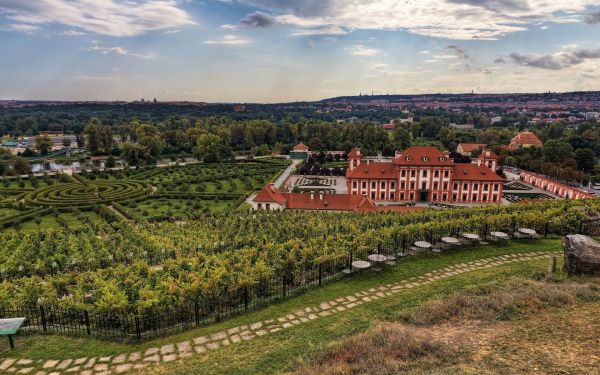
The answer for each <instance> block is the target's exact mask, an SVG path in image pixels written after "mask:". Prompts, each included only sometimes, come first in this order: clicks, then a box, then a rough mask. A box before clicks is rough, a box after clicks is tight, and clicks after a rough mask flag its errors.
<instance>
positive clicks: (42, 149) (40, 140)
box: [35, 135, 53, 155]
mask: <svg viewBox="0 0 600 375" xmlns="http://www.w3.org/2000/svg"><path fill="white" fill-rule="evenodd" d="M52 145H53V143H52V140H51V139H50V137H48V136H47V135H40V136H37V137H35V148H36V150H38V151H39V153H40V154H42V155H46V154H47V153H48V152H50V150H51V149H52Z"/></svg>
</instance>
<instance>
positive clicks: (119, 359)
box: [0, 251, 561, 375]
mask: <svg viewBox="0 0 600 375" xmlns="http://www.w3.org/2000/svg"><path fill="white" fill-rule="evenodd" d="M553 255H556V256H559V255H561V253H560V252H554V253H550V252H544V251H538V252H531V253H515V254H507V255H499V256H495V257H490V258H485V259H479V260H474V261H471V262H466V263H460V264H455V265H451V266H447V267H444V268H441V269H438V270H434V271H431V272H429V273H426V274H424V275H421V276H415V277H411V278H409V279H406V280H402V281H399V282H396V283H390V284H385V285H380V286H378V287H372V288H369V289H365V290H362V291H359V292H356V293H354V294H353V295H347V296H340V297H339V298H336V299H335V300H331V301H323V302H322V303H320V304H318V305H316V306H308V307H305V308H303V309H298V310H296V311H291V312H290V313H289V314H288V315H286V316H280V317H273V318H271V319H267V320H263V321H258V322H255V323H252V324H247V325H242V326H238V327H234V328H230V329H228V330H224V331H220V332H216V333H213V334H210V335H207V336H199V337H196V338H194V339H192V340H186V341H181V342H174V343H171V344H167V345H163V346H161V347H155V348H150V349H147V350H145V351H143V352H133V353H123V354H119V355H114V356H107V357H92V358H70V359H56V360H41V359H40V360H35V361H34V360H31V359H16V358H7V359H4V360H3V361H2V362H0V371H1V372H3V373H5V372H6V373H16V374H35V375H64V374H81V375H92V374H94V375H100V374H122V373H126V372H128V371H131V370H133V369H143V368H145V367H147V366H151V365H153V364H156V363H159V362H161V363H168V362H173V361H176V360H180V359H185V358H188V357H191V356H196V355H202V354H203V353H206V352H207V351H210V350H216V349H218V348H220V347H223V346H228V345H235V344H237V343H240V342H243V341H248V340H253V339H255V338H257V337H261V336H265V335H269V334H272V333H275V332H278V331H281V330H284V329H289V328H292V327H294V326H298V325H302V324H305V323H308V322H310V321H312V320H315V319H320V318H323V317H326V316H330V315H333V314H339V313H343V312H344V311H345V310H348V309H352V308H354V307H356V306H360V305H362V304H364V303H369V302H372V301H376V300H378V299H381V298H385V297H388V296H392V295H394V294H396V293H398V292H400V291H402V290H405V289H411V288H416V287H419V286H422V285H426V284H430V283H433V282H435V281H438V280H444V279H447V278H450V277H452V276H456V275H460V274H462V273H465V272H471V271H477V270H482V269H485V268H489V267H494V266H501V265H504V264H508V263H514V262H522V261H531V260H538V259H544V258H550V257H551V256H553Z"/></svg>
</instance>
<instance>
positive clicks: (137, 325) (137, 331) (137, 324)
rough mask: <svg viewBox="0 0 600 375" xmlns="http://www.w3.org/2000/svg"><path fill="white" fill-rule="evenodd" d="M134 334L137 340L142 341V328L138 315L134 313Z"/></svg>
mask: <svg viewBox="0 0 600 375" xmlns="http://www.w3.org/2000/svg"><path fill="white" fill-rule="evenodd" d="M135 336H136V338H137V340H138V342H142V329H141V328H140V317H139V315H137V314H136V315H135Z"/></svg>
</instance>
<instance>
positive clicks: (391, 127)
mask: <svg viewBox="0 0 600 375" xmlns="http://www.w3.org/2000/svg"><path fill="white" fill-rule="evenodd" d="M381 127H382V128H383V130H387V131H394V129H396V125H395V124H394V122H393V121H392V122H390V123H389V124H383V125H381Z"/></svg>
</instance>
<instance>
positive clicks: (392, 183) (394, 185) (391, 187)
mask: <svg viewBox="0 0 600 375" xmlns="http://www.w3.org/2000/svg"><path fill="white" fill-rule="evenodd" d="M395 188H396V183H395V182H394V181H392V182H390V189H395Z"/></svg>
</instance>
